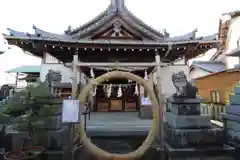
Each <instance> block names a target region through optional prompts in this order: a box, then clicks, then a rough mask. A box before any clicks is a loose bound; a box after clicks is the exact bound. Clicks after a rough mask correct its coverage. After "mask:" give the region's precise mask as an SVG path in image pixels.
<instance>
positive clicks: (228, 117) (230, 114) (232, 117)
mask: <svg viewBox="0 0 240 160" xmlns="http://www.w3.org/2000/svg"><path fill="white" fill-rule="evenodd" d="M221 116H222V119H223V121H224V130H225V135H226V141H227V143H228V144H230V145H232V146H233V147H235V149H236V151H235V156H236V157H239V156H240V154H239V151H240V84H238V85H237V86H236V87H235V89H234V95H232V96H231V97H230V104H229V105H228V106H227V109H226V113H222V115H221Z"/></svg>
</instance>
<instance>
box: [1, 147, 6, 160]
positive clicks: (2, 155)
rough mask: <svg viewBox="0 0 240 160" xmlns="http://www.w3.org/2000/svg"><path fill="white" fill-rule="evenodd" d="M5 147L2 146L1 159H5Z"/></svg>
mask: <svg viewBox="0 0 240 160" xmlns="http://www.w3.org/2000/svg"><path fill="white" fill-rule="evenodd" d="M5 153H6V152H5V149H4V148H0V160H4V155H5Z"/></svg>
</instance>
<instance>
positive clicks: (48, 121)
mask: <svg viewBox="0 0 240 160" xmlns="http://www.w3.org/2000/svg"><path fill="white" fill-rule="evenodd" d="M42 119H43V121H44V126H45V129H50V130H58V129H60V128H61V127H62V116H61V115H57V116H52V117H43V118H42Z"/></svg>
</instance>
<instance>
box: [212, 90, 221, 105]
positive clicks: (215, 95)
mask: <svg viewBox="0 0 240 160" xmlns="http://www.w3.org/2000/svg"><path fill="white" fill-rule="evenodd" d="M210 96H211V102H214V103H219V102H220V93H219V91H211V92H210Z"/></svg>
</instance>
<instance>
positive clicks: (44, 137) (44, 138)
mask: <svg viewBox="0 0 240 160" xmlns="http://www.w3.org/2000/svg"><path fill="white" fill-rule="evenodd" d="M6 134H7V136H6V139H9V141H10V142H11V147H9V148H11V149H19V148H22V146H23V141H24V139H27V138H28V133H27V132H19V131H16V130H13V129H12V128H11V126H8V127H7V129H6ZM66 137H68V132H67V127H63V128H61V129H58V130H56V131H49V130H46V131H43V132H42V133H39V134H38V135H37V136H34V137H33V138H32V140H31V144H29V146H30V147H31V146H36V145H41V146H43V147H44V148H46V149H48V148H54V149H56V148H61V147H62V146H64V145H66V144H67V143H68V139H67V138H66Z"/></svg>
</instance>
